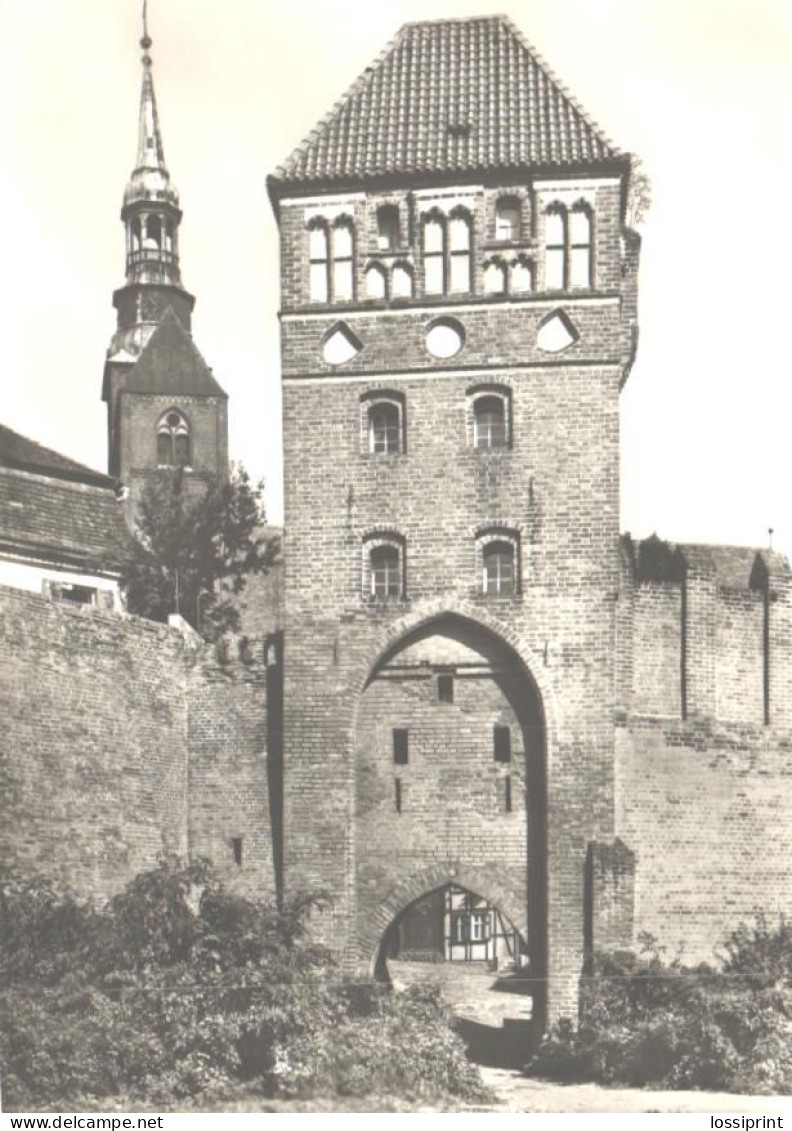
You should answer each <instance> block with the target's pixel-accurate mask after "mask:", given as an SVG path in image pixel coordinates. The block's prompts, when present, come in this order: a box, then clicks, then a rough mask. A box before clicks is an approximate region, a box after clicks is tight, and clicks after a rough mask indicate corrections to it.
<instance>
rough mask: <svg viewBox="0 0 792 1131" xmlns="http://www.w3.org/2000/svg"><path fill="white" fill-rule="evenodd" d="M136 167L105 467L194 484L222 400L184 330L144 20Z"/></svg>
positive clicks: (223, 453)
mask: <svg viewBox="0 0 792 1131" xmlns="http://www.w3.org/2000/svg"><path fill="white" fill-rule="evenodd" d="M140 45H141V47H142V49H143V59H142V64H143V81H142V90H141V95H140V120H139V127H138V148H137V160H136V162H135V168H134V169H133V171H132V175H131V177H130V179H129V182H128V184H127V186H126V190H125V192H124V204H123V208H122V209H121V220H122V221H123V224H124V229H125V232H126V281H125V283H124V285H123V286H122V287H120V288H119V289H118V290H117V291H116V292H115V293H114V295H113V305H114V307H115V308H116V311H117V315H118V327H117V330H116V332H115V334H114V335H113V338H112V341H111V343H110V348H109V350H108V353H107V361H106V364H105V371H104V383H103V389H102V399H103V400H104V401H106V402H107V423H108V464H109V467H108V470H109V472H110V474H111V475H114V476H116V477H117V478H118V479H120V480H121V481H122V482H123V483H124V485H125V486H127V487H128V488H129V511H128V516H129V517H130V518H131V516H132V514H133V513H134V507H135V502H136V500H137V499H138V498H139V496H140V492H141V490H142V489H143V486H144V484H145V483H146V482H147V481H148V480H150V479H151V477H152V476H156V475H157V474H159V473H162V472H163V471H166V470H172V469H174V468H177V467H183V468H184V469H185V472H186V473H187V475H188V476H189V477H190V478H191V479H192V480H193V481H194V482H200V481H201V479H206V478H208V477H210V476H215V475H225V474H226V472H227V468H228V420H227V400H228V398H227V396H226V394H225V392H224V391H223V389H222V388H221V387H220V385H219V384H218V382H217V380H216V379H215V377H214V376H213V374H212V371H211V369H210V368H209V367H208V366H207V364H206V362H205V361H204V359H203V357H202V356H201V354H200V353H199V351H198V349H197V347H196V346H195V343H194V342H193V339H192V335H191V319H192V310H193V306H194V305H195V299H194V298H193V296H192V295H191V294H190V293H189V292H188V291H186V290H185V288H184V286H183V285H182V281H181V271H180V269H179V226H180V224H181V218H182V213H181V210H180V208H179V194H178V192H177V190H176V189H175V188H174V186H173V185H172V184H171V179H170V174H169V172H168V168H167V166H166V164H165V153H164V149H163V145H162V134H161V131H160V124H159V115H158V113H157V100H156V97H155V94H154V78H153V75H152V62H151V55H150V54H149V51H150V49H151V39H150V38H149V35H148V29H147V27H146V19H145V6H144V26H143V38H142V39H141V41H140Z"/></svg>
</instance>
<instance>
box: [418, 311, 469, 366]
mask: <svg viewBox="0 0 792 1131" xmlns="http://www.w3.org/2000/svg"><path fill="white" fill-rule="evenodd" d="M464 344H465V331H464V330H463V329H462V326H461V325H460V324H459V322H455V321H454V320H453V319H451V318H441V319H439V320H438V321H437V322H433V323H432V325H431V326H430V327H429V329H428V330H427V332H426V348H427V349H428V351H429V353H430V354H431V355H432V357H440V358H446V357H453V356H454V354H457V353H459V351H460V350H461V349H462V346H463V345H464Z"/></svg>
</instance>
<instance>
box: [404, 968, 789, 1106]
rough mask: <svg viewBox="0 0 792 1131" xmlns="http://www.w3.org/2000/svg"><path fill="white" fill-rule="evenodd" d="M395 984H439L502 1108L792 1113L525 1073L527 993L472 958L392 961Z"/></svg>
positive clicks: (785, 1101)
mask: <svg viewBox="0 0 792 1131" xmlns="http://www.w3.org/2000/svg"><path fill="white" fill-rule="evenodd" d="M388 965H389V969H390V973H391V978H392V979H393V983H394V987H395V988H396V989H399V988H401V987H406V986H409V985H414V984H415V983H417V982H430V981H431V982H440V983H441V985H442V986H443V993H444V995H445V998H446V1001H447V1002H448V1004H449V1007H450V1008H451V1010H452V1011H453V1012H454V1013H455V1014H456V1016H457V1017H458V1018H459V1019H460V1021H461V1034H462V1036H463V1038H464V1039H465V1041H466V1042H467V1045H468V1049H469V1051H470V1055H471V1057H472V1059H473V1060H475V1061H477V1062H478V1064H479V1065H480V1066H481V1075H482V1076H483V1078H484V1082H485V1083H486V1085H487V1086H488V1087H489V1088H491V1089H492V1091H493V1092H494V1093H495V1095H496V1096H497V1106H494V1107H491V1108H484V1109H482V1110H487V1111H503V1112H509V1111H511V1112H577V1111H581V1112H583V1111H590V1112H671V1111H686V1112H731V1113H733V1112H754V1111H755V1112H763V1113H766V1114H768V1115H782V1114H787V1115H792V1097H789V1096H787V1097H783V1098H775V1097H773V1096H735V1095H730V1094H728V1093H725V1092H692V1091H687V1092H653V1091H645V1090H643V1089H640V1088H602V1087H600V1086H599V1085H597V1084H552V1083H549V1082H547V1081H545V1080H534V1079H531V1078H529V1077H527V1076H523V1075H522V1073H521V1072H520V1071H519V1069H520V1068H521V1067H522V1065H523V1064H524V1062H525V1061H526V1060H527V1059H528V1050H529V1047H530V1027H531V1026H530V1019H531V998H530V996H527V995H526V994H525V993H524V992H522V991H523V990H524V985H523V984H521V983H520V982H519V981H510V980H509V979H508V978H499V977H498V975H497V974H494V973H493V972H492V971H490V970H487V969H486V967H484V966H483V965H480V964H477V963H472V962H471V963H464V964H463V963H451V962H442V963H438V964H437V965H433V964H429V963H418V962H415V963H413V962H397V961H393V960H390V961H389V963H388Z"/></svg>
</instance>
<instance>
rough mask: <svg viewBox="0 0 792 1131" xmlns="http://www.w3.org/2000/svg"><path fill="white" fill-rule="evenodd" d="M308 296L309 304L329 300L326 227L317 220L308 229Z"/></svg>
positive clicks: (328, 247)
mask: <svg viewBox="0 0 792 1131" xmlns="http://www.w3.org/2000/svg"><path fill="white" fill-rule="evenodd" d="M308 260H309V273H310V279H309V294H310V299H311V302H329V300H330V246H329V238H328V233H327V225H326V224H325V223H324V221H322V220H319V221H317V222H315V223H314V224H312V225H311V227H310V228H309V229H308Z"/></svg>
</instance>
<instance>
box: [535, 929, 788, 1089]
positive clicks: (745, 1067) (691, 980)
mask: <svg viewBox="0 0 792 1131" xmlns="http://www.w3.org/2000/svg"><path fill="white" fill-rule="evenodd" d="M529 1068H530V1071H531V1072H532V1073H536V1074H538V1075H543V1076H547V1077H550V1078H551V1079H556V1080H565V1081H573V1080H574V1081H582V1080H593V1081H599V1082H601V1083H607V1084H616V1083H619V1084H628V1085H634V1086H642V1085H653V1086H655V1087H659V1088H707V1089H720V1090H724V1091H733V1092H749V1091H756V1092H766V1093H784V1094H789V1093H792V931H790V928H789V925H788V924H786V923H785V922H784V921H783V920H782V921H781V923H780V924H779V926H778V927H777V928H773V929H771V928H769V927H768V926H767V924H766V923H765V922H764V921H763V920H758V921H757V923H756V925H755V926H754V927H752V928H751V927H746V926H741V927H739V928H738V929H737V930H736V931H734V932H733V934H732V935H731V936H730V937H729V939H728V941H727V943H726V945H725V954H724V957H723V959H722V961H721V963H720V965H719V967H718V968H714V967H711V966H707V965H700V966H697V967H695V968H691V967H685V966H683V965H682V964H681V962H680V961H679V959H675V960H673V961H672V962H666V961H665V960H664V959H663V958H662V956H661V953H660V950H659V949H658V947H657V946H656V945H655V944H654V941H653V940H651V939H644V945H643V949H642V952H641V953H640V954H635V953H633V952H619V953H612V954H599V955H596V956H594V958H593V960H592V963H591V969H590V972H589V974H588V976H587V977H586V978H585V979H584V982H583V987H582V993H581V1011H580V1024H579V1026H578V1027H577V1028H575V1027H574V1026H573V1025H572V1023H571V1022H570V1021H568V1020H566V1021H561V1022H560V1023H559V1024H557V1025H556V1026H554V1027H553V1029H552V1030H551V1031H550V1033H549V1034H548V1036H547V1037H546V1038H545V1040H544V1041H543V1043H542V1044H541V1045H540V1047H539V1050H538V1052H537V1054H536V1055H535V1056H534V1058H533V1060H532V1061H531V1064H530V1066H529Z"/></svg>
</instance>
